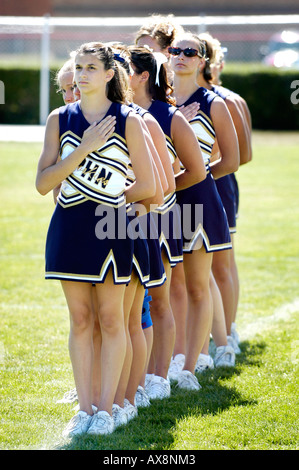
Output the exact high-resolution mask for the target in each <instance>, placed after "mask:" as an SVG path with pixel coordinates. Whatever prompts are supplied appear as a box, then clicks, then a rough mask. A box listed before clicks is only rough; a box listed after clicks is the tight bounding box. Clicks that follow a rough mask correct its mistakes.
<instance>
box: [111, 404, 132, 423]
mask: <svg viewBox="0 0 299 470" xmlns="http://www.w3.org/2000/svg"><path fill="white" fill-rule="evenodd" d="M112 418H113V421H114V427H115V428H118V426H122V425H123V424H127V422H128V416H127V413H126V411H125V409H124V408H121V407H120V406H119V405H117V404H116V403H114V404H113V405H112Z"/></svg>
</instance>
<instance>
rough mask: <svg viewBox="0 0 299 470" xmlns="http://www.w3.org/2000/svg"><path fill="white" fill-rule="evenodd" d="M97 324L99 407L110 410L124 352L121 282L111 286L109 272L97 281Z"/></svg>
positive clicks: (124, 337)
mask: <svg viewBox="0 0 299 470" xmlns="http://www.w3.org/2000/svg"><path fill="white" fill-rule="evenodd" d="M96 289H97V298H98V303H99V310H98V311H99V323H100V327H101V332H102V351H101V397H100V400H99V403H95V405H96V406H97V407H98V409H99V410H101V411H102V410H103V411H107V412H108V413H109V414H111V413H112V405H113V402H114V397H115V394H116V390H117V386H118V383H119V379H120V375H121V372H122V369H123V364H124V359H125V354H126V346H127V345H126V333H125V322H124V294H125V289H126V287H125V285H123V284H122V285H115V284H114V281H113V276H112V271H110V272H109V273H108V275H107V277H106V280H105V283H104V284H97V285H96Z"/></svg>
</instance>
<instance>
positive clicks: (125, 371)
mask: <svg viewBox="0 0 299 470" xmlns="http://www.w3.org/2000/svg"><path fill="white" fill-rule="evenodd" d="M137 284H138V278H137V276H136V275H135V274H134V273H132V278H131V282H130V284H129V285H128V286H127V287H126V291H125V297H124V312H125V317H124V318H125V330H126V355H125V359H124V364H123V368H122V372H121V376H120V380H119V383H118V386H117V391H116V394H115V399H114V403H116V404H117V405H119V406H121V407H123V406H124V399H125V394H126V389H127V386H128V381H129V377H130V373H131V366H132V360H133V347H132V341H131V336H130V332H129V319H130V315H131V309H132V304H133V302H134V297H135V293H136V288H137Z"/></svg>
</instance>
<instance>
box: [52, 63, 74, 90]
mask: <svg viewBox="0 0 299 470" xmlns="http://www.w3.org/2000/svg"><path fill="white" fill-rule="evenodd" d="M74 71H75V62H74V59H73V58H71V59H68V60H67V61H66V62H65V63H64V64H63V66H62V67H61V68H60V69H59V70H58V71H57V73H56V75H55V79H54V80H55V84H56V87H57V93H60V92H61V77H62V75H64V74H65V73H74Z"/></svg>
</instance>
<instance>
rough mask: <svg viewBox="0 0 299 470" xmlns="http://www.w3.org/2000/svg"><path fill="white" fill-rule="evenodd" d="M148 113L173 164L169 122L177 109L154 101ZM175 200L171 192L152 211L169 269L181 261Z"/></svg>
mask: <svg viewBox="0 0 299 470" xmlns="http://www.w3.org/2000/svg"><path fill="white" fill-rule="evenodd" d="M148 111H149V112H150V113H151V114H152V115H153V116H154V118H155V119H156V120H157V121H158V123H159V124H160V126H161V128H162V130H163V132H164V135H165V139H166V144H167V149H168V153H169V156H170V160H171V163H172V164H174V162H175V160H176V158H177V154H176V150H175V148H174V145H173V142H172V138H171V122H172V118H173V116H174V114H175V113H176V111H177V108H176V107H175V106H172V105H170V104H168V103H164V102H163V101H159V100H154V101H153V102H152V104H151V106H150V107H149V109H148ZM176 200H177V199H176V191H173V192H172V193H171V194H168V195H167V196H165V198H164V203H163V205H162V206H160V207H158V208H157V209H155V210H154V211H153V217H154V218H155V221H156V225H157V227H158V234H159V240H160V247H161V250H162V249H163V248H164V250H165V252H166V254H167V258H168V260H169V263H170V266H171V267H174V266H176V265H177V264H178V263H180V262H182V261H183V241H182V231H181V220H180V210H179V207H178V205H177V204H176Z"/></svg>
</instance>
